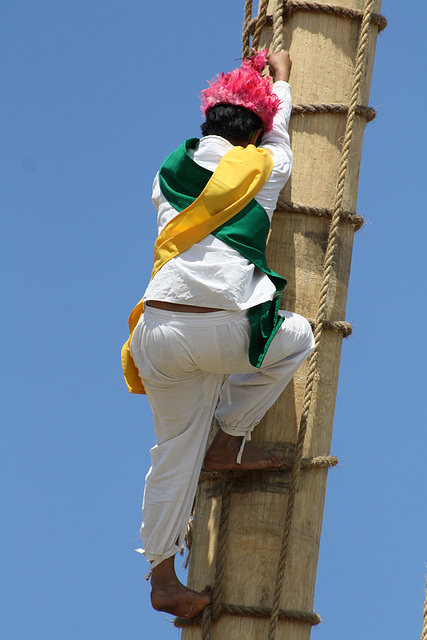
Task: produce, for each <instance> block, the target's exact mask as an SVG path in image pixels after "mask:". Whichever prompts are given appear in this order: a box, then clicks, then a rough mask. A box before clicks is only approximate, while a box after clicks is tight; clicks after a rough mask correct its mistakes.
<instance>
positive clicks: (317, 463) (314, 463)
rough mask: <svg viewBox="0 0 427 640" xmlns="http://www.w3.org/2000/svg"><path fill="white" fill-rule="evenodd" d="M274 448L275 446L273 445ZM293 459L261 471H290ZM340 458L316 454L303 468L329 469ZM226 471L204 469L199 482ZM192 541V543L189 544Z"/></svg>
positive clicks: (304, 462)
mask: <svg viewBox="0 0 427 640" xmlns="http://www.w3.org/2000/svg"><path fill="white" fill-rule="evenodd" d="M272 449H273V450H274V447H272ZM292 462H293V461H292V460H285V462H284V463H283V464H282V466H281V467H272V468H271V469H266V470H265V471H262V472H261V473H269V474H270V473H273V474H275V473H280V472H289V471H290V470H291V469H292ZM338 462H339V461H338V458H337V457H336V456H314V457H312V458H303V459H302V462H301V468H302V469H327V468H328V467H335V466H336V465H337V464H338ZM225 473H227V472H226V471H205V470H202V472H201V474H200V477H199V484H202V483H203V482H207V481H208V480H218V479H220V478H223V477H224V474H225ZM250 473H253V471H235V472H234V477H235V478H238V477H239V476H243V475H245V474H250ZM191 523H192V517H191V518H190V522H189V525H188V526H189V527H190V525H191ZM185 541H186V545H187V548H188V549H190V548H191V543H192V536H188V538H187V535H186V538H185ZM189 543H190V544H189Z"/></svg>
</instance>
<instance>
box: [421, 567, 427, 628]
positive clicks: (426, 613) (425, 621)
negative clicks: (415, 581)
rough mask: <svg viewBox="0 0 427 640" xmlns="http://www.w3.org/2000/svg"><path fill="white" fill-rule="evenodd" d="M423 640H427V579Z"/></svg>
mask: <svg viewBox="0 0 427 640" xmlns="http://www.w3.org/2000/svg"><path fill="white" fill-rule="evenodd" d="M421 640H427V579H426V599H425V601H424V611H423V630H422V633H421Z"/></svg>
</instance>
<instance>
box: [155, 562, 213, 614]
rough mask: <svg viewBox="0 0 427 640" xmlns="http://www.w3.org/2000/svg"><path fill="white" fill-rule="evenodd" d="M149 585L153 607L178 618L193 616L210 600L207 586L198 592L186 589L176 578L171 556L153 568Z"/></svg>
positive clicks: (210, 596)
mask: <svg viewBox="0 0 427 640" xmlns="http://www.w3.org/2000/svg"><path fill="white" fill-rule="evenodd" d="M151 587H152V589H151V604H152V606H153V608H154V609H156V611H164V612H165V613H171V614H172V615H174V616H177V617H178V618H193V617H194V616H196V615H197V614H198V613H200V612H201V611H203V609H205V607H207V606H208V604H210V602H211V600H212V593H211V588H210V587H209V586H207V587H205V588H204V589H203V591H201V592H200V593H199V592H198V591H193V590H192V589H188V587H185V586H184V585H183V584H182V583H181V582H180V581H179V580H178V578H177V576H176V573H175V567H174V558H173V557H171V558H167V559H166V560H164V561H163V562H161V563H160V564H159V565H158V566H157V567H155V568H154V569H153V572H152V575H151Z"/></svg>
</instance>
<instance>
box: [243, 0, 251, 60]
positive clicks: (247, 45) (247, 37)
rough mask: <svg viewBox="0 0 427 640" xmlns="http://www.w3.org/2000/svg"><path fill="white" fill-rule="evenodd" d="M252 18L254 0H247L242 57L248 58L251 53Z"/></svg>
mask: <svg viewBox="0 0 427 640" xmlns="http://www.w3.org/2000/svg"><path fill="white" fill-rule="evenodd" d="M251 18H252V0H246V2H245V18H244V20H243V33H242V56H243V58H247V56H248V55H249V53H250V46H251V45H250V37H251V32H250V29H249V25H250V23H251Z"/></svg>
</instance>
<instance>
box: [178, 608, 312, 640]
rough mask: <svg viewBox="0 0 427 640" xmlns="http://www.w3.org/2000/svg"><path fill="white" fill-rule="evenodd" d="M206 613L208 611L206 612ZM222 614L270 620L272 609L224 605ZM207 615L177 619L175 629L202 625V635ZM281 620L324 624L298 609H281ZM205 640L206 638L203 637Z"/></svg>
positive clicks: (308, 612) (307, 612) (207, 638)
mask: <svg viewBox="0 0 427 640" xmlns="http://www.w3.org/2000/svg"><path fill="white" fill-rule="evenodd" d="M204 611H206V609H205V610H204ZM221 613H228V614H230V615H234V616H243V617H251V618H269V617H270V615H271V608H270V607H248V606H244V605H237V604H226V603H223V604H222V605H221ZM205 617H206V614H205V613H204V612H202V614H199V615H197V616H194V617H193V618H175V620H174V625H175V627H179V628H182V627H197V626H200V625H202V634H203V628H204V624H205V622H204V620H205ZM279 619H280V620H287V621H288V622H302V623H306V624H311V625H312V626H315V625H317V624H319V623H320V622H322V619H321V617H320V616H319V615H318V614H317V613H312V612H310V611H299V610H296V609H280V611H279ZM203 638H205V636H204V635H203ZM206 640H210V636H209V637H206Z"/></svg>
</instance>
